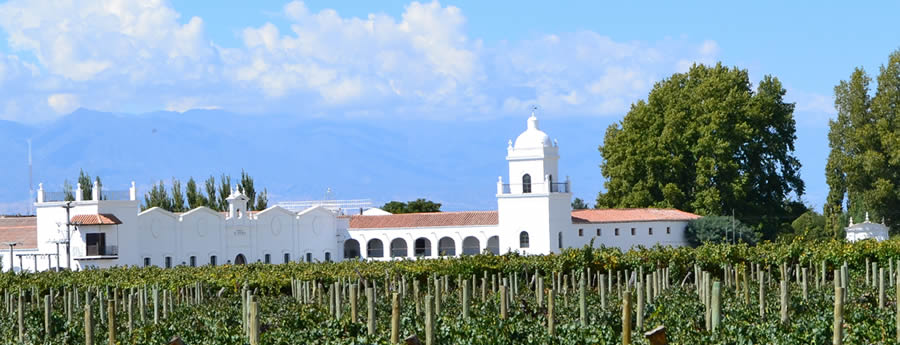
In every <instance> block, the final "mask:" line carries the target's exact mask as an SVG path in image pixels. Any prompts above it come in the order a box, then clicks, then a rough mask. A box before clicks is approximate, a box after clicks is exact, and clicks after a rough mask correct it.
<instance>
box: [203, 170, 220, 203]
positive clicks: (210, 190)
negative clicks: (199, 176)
mask: <svg viewBox="0 0 900 345" xmlns="http://www.w3.org/2000/svg"><path fill="white" fill-rule="evenodd" d="M205 185H206V206H207V207H209V208H211V209H213V210H217V211H222V209H220V208H219V201H218V199H217V198H216V178H215V177H213V176H212V175H209V178H208V179H206V183H205Z"/></svg>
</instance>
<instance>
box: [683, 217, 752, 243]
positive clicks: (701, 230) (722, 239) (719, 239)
mask: <svg viewBox="0 0 900 345" xmlns="http://www.w3.org/2000/svg"><path fill="white" fill-rule="evenodd" d="M685 236H686V237H687V240H688V242H689V243H690V244H691V245H695V246H696V245H700V244H703V243H732V242H746V243H749V244H756V242H758V241H759V237H760V235H759V234H758V233H756V232H754V231H753V229H752V228H750V227H749V226H747V224H744V223H743V222H741V221H740V220H734V221H732V218H731V217H723V216H707V217H703V218H699V219H694V220H692V221H690V222H688V225H687V229H685Z"/></svg>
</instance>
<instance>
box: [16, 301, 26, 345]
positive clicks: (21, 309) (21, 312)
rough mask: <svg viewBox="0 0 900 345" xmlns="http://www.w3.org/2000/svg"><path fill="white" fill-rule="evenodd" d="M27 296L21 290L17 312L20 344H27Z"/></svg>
mask: <svg viewBox="0 0 900 345" xmlns="http://www.w3.org/2000/svg"><path fill="white" fill-rule="evenodd" d="M24 304H25V295H24V293H23V292H22V291H21V290H20V291H19V303H18V304H17V305H16V308H18V310H17V312H16V318H17V319H18V322H19V344H24V343H25V306H24Z"/></svg>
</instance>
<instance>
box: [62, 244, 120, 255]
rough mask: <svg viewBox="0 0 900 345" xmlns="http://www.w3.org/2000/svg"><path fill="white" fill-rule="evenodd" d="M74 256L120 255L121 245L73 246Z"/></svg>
mask: <svg viewBox="0 0 900 345" xmlns="http://www.w3.org/2000/svg"><path fill="white" fill-rule="evenodd" d="M72 254H73V256H75V257H83V256H117V255H119V246H105V247H95V246H87V248H84V249H82V248H73V253H72Z"/></svg>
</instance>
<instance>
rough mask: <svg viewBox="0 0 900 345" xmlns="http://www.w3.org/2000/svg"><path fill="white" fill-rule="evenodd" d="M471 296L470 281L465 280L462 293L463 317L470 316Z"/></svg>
mask: <svg viewBox="0 0 900 345" xmlns="http://www.w3.org/2000/svg"><path fill="white" fill-rule="evenodd" d="M470 298H471V291H470V290H469V284H468V281H466V280H464V281H463V294H462V313H463V319H468V318H469V299H470Z"/></svg>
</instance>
